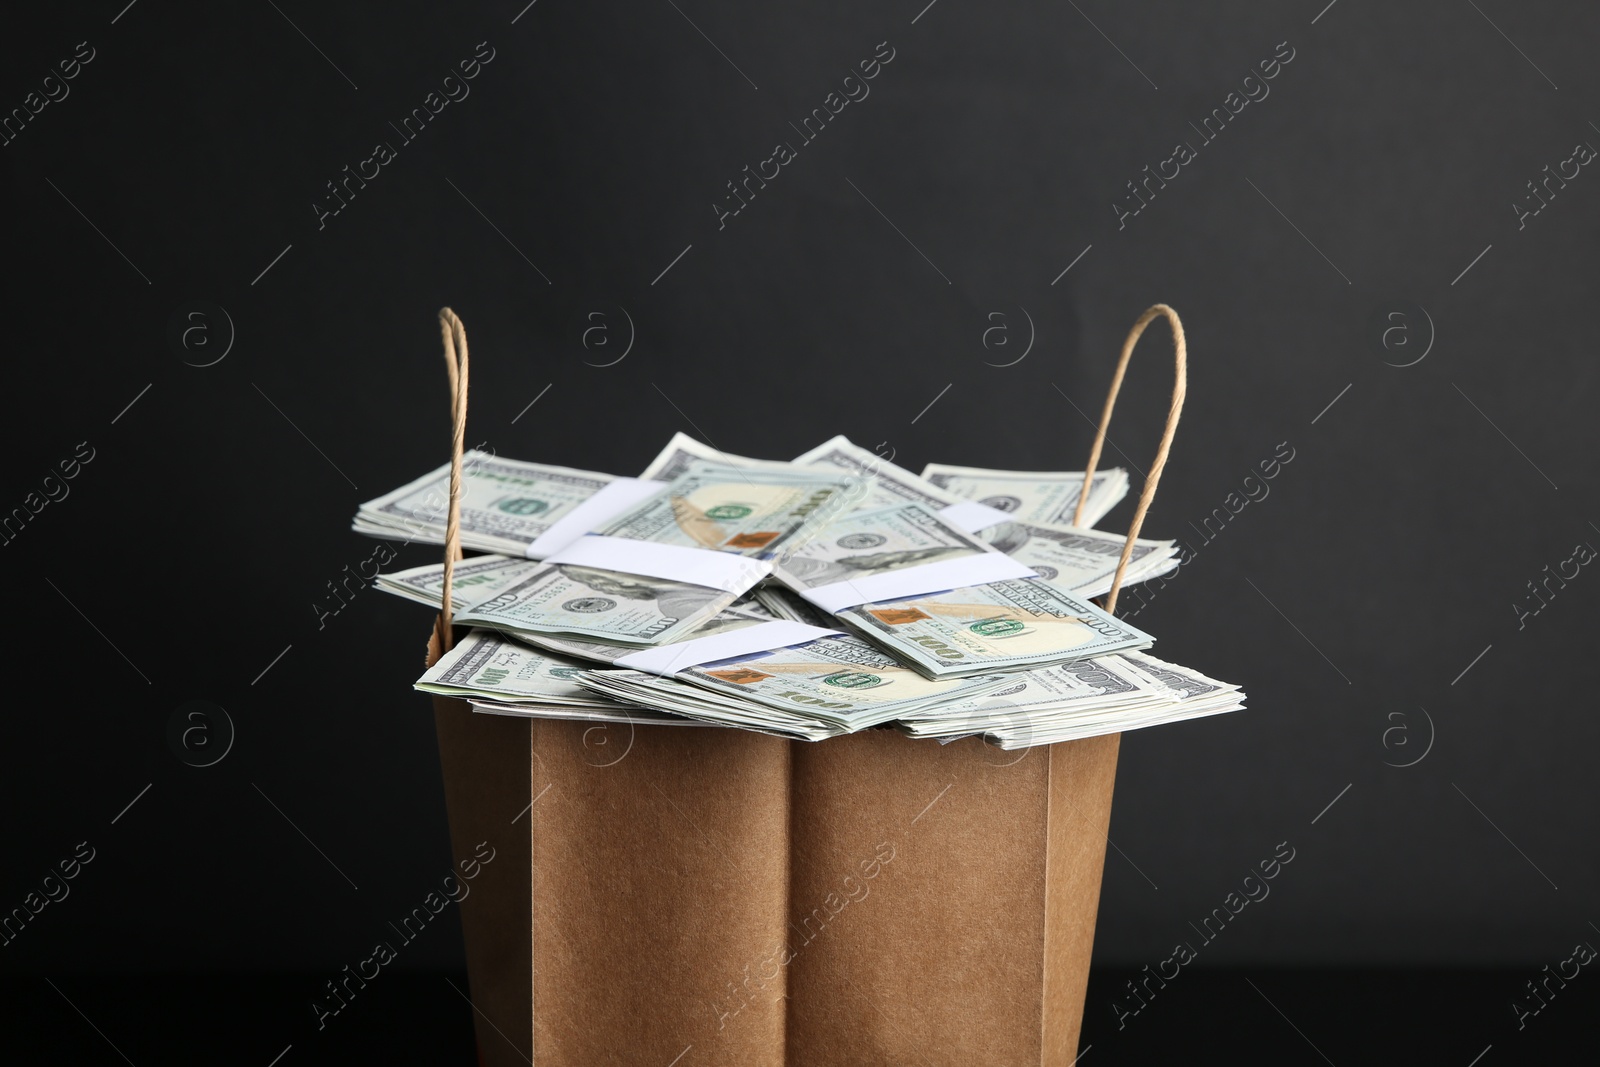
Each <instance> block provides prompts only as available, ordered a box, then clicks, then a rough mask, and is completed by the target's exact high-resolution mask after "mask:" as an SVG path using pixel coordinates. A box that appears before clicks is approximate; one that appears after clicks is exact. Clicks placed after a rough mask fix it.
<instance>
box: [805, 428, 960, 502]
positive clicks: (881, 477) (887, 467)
mask: <svg viewBox="0 0 1600 1067" xmlns="http://www.w3.org/2000/svg"><path fill="white" fill-rule="evenodd" d="M893 458H894V456H893V453H892V452H891V454H890V455H889V456H887V457H885V456H882V455H879V454H878V453H876V452H871V451H868V450H867V449H865V448H862V447H861V446H860V445H858V444H856V443H855V442H853V441H851V440H850V439H849V438H848V437H845V436H844V435H843V434H840V435H839V436H838V437H834V438H831V439H830V440H827V441H824V442H823V443H822V444H820V445H818V446H817V447H816V448H813V449H811V450H810V451H809V452H804V453H802V454H801V455H799V456H796V457H795V461H794V462H795V464H796V465H797V466H801V467H823V468H829V467H831V468H833V469H835V470H840V471H844V472H846V473H848V474H853V475H855V476H856V477H858V478H860V479H862V481H863V482H864V483H865V484H866V486H867V488H866V491H865V492H863V493H861V494H860V497H859V499H858V500H857V502H856V510H858V511H875V510H878V509H881V508H887V507H893V506H894V505H896V504H905V503H913V504H922V505H925V506H926V507H928V508H929V509H930V510H933V511H938V510H939V509H940V508H943V507H946V506H948V505H950V504H954V503H956V501H958V500H960V499H961V498H960V497H958V496H956V495H955V494H954V493H947V492H945V491H944V490H943V489H940V488H939V487H937V486H935V485H934V484H933V483H932V482H929V481H928V480H927V479H925V478H920V477H918V476H917V475H915V474H912V473H911V472H910V471H908V470H906V469H905V468H904V467H899V466H896V465H895V464H894V462H893Z"/></svg>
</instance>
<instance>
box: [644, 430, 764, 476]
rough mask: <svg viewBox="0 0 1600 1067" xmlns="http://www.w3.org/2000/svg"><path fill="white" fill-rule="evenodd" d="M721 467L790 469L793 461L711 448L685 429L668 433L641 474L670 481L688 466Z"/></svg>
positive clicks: (684, 471) (687, 469) (686, 469)
mask: <svg viewBox="0 0 1600 1067" xmlns="http://www.w3.org/2000/svg"><path fill="white" fill-rule="evenodd" d="M701 465H711V466H722V467H744V468H757V467H764V468H767V469H768V470H793V469H794V466H795V465H794V464H792V463H785V462H783V461H781V460H772V459H752V458H751V457H749V456H738V455H734V454H733V453H731V452H724V451H722V450H721V449H718V448H713V447H711V446H710V445H708V444H706V443H705V442H703V441H697V440H695V439H694V438H693V437H690V436H689V435H688V434H686V433H681V432H680V433H676V434H673V435H672V440H670V441H668V442H667V447H665V448H663V449H662V450H661V451H660V452H659V453H658V454H657V455H656V458H655V459H653V460H651V461H650V465H649V466H648V467H646V468H645V469H644V473H643V474H641V475H639V477H641V478H653V479H655V480H656V481H658V482H670V481H672V480H674V479H675V478H677V477H679V476H680V475H682V474H684V473H686V472H687V471H689V470H690V469H692V468H694V467H696V466H701Z"/></svg>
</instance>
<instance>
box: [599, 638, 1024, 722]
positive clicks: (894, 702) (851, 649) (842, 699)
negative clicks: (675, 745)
mask: <svg viewBox="0 0 1600 1067" xmlns="http://www.w3.org/2000/svg"><path fill="white" fill-rule="evenodd" d="M578 680H579V681H580V683H581V684H583V685H586V686H588V687H590V688H591V689H594V690H596V691H598V692H604V693H607V694H609V695H613V696H622V697H624V698H625V699H628V700H631V701H633V702H635V703H641V704H644V706H647V707H654V708H656V709H658V710H662V711H677V712H680V713H682V714H686V715H696V716H702V715H709V714H714V715H719V716H721V717H723V718H733V717H738V718H740V719H741V720H744V721H747V722H751V723H755V724H768V725H774V726H785V727H792V726H793V724H794V720H801V721H808V722H810V723H812V724H813V725H815V726H817V727H820V728H821V729H823V730H826V731H830V732H851V731H854V730H860V729H864V728H866V727H868V726H874V725H877V724H879V723H884V722H888V721H890V720H891V719H894V718H897V717H898V716H900V715H901V714H904V713H906V712H909V711H912V710H917V709H928V708H934V707H938V706H940V705H942V704H945V703H949V702H951V701H956V700H963V699H966V698H970V697H973V696H977V695H981V694H982V693H985V692H988V691H990V690H994V689H998V688H1000V687H1002V686H1004V685H1006V684H1008V679H1006V678H1005V677H1004V676H1001V675H990V676H984V677H974V678H954V679H938V680H930V679H928V678H925V677H923V676H922V675H920V674H918V673H917V672H915V671H912V670H910V669H908V668H907V667H905V666H902V665H901V664H900V663H898V662H896V661H895V660H893V659H891V658H890V657H889V656H886V655H884V654H883V653H882V652H880V651H879V650H878V649H875V648H873V647H872V646H871V645H869V644H867V643H866V642H865V641H862V640H860V639H859V638H855V637H850V636H847V635H839V636H835V637H822V638H818V639H816V640H814V641H808V642H806V643H805V644H801V645H795V646H793V647H791V648H781V649H777V650H775V651H772V652H759V653H754V654H751V655H746V656H739V657H735V658H733V659H727V660H722V661H719V662H717V663H708V664H704V665H702V666H698V667H690V668H688V669H687V670H684V671H680V672H679V673H678V674H676V675H674V676H673V677H671V678H659V677H656V676H655V675H642V676H641V675H639V674H638V673H637V672H617V671H588V672H585V673H584V674H582V675H581V676H580V677H579V679H578ZM773 712H777V713H778V715H777V716H774V715H773V714H772V713H773Z"/></svg>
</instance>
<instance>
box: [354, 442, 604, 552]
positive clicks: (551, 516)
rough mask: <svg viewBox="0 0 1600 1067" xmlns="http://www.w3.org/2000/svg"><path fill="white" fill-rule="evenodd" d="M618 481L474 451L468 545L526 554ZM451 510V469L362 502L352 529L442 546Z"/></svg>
mask: <svg viewBox="0 0 1600 1067" xmlns="http://www.w3.org/2000/svg"><path fill="white" fill-rule="evenodd" d="M612 480H613V478H612V476H611V475H609V474H599V473H596V472H594V471H584V470H574V469H572V468H570V467H553V466H550V465H548V464H543V463H527V462H524V461H522V460H515V459H502V458H500V457H498V456H494V455H491V454H489V453H487V452H479V451H477V450H473V451H469V452H467V453H466V454H465V455H464V456H463V457H462V467H461V544H462V545H463V546H464V547H466V548H472V549H478V550H480V551H484V552H503V553H508V554H511V555H521V554H522V552H523V550H524V549H525V548H527V546H528V545H529V544H530V543H532V542H533V541H534V540H535V539H537V538H538V537H539V535H540V534H542V533H544V532H545V531H546V530H548V529H550V527H551V526H553V525H554V524H555V523H557V522H559V521H560V520H561V519H562V518H564V517H565V516H566V515H568V514H570V513H571V511H572V510H573V509H574V508H576V507H577V506H578V505H579V504H581V503H583V502H584V501H585V500H587V499H589V497H591V496H593V495H594V494H595V493H596V492H598V491H599V490H600V489H601V487H603V486H605V485H607V484H608V483H610V482H611V481H612ZM449 504H450V465H449V464H448V463H447V464H445V465H444V466H443V467H440V468H439V469H438V470H434V471H430V472H429V473H427V474H424V475H423V476H422V477H420V478H418V479H416V480H415V481H413V482H410V483H408V484H406V485H402V486H401V487H400V488H398V489H396V490H394V491H393V492H390V493H385V494H384V495H383V496H380V497H378V498H377V499H375V500H369V501H367V502H366V503H365V504H362V505H361V506H360V507H359V508H358V509H357V511H356V517H355V520H354V523H353V524H352V527H351V528H352V529H354V530H355V531H356V532H357V533H362V534H366V535H368V536H370V537H382V538H387V539H398V540H404V541H420V542H423V543H425V544H436V545H442V544H444V537H445V523H446V520H447V518H448V515H449Z"/></svg>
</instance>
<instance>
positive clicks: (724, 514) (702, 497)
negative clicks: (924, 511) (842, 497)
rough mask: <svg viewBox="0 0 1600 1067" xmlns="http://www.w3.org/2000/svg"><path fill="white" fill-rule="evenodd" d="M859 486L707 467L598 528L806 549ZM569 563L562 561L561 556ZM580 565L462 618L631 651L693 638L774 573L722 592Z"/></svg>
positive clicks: (750, 551) (765, 548)
mask: <svg viewBox="0 0 1600 1067" xmlns="http://www.w3.org/2000/svg"><path fill="white" fill-rule="evenodd" d="M852 484H854V480H853V479H851V478H849V477H848V476H846V475H842V474H837V473H831V472H807V471H798V470H792V469H790V470H770V471H769V470H748V471H747V470H739V469H735V468H729V467H716V466H711V465H700V466H697V467H693V468H691V469H688V470H686V471H684V472H683V473H682V474H680V475H679V476H678V477H677V478H676V479H675V480H674V481H672V482H671V483H668V484H667V485H665V486H664V487H663V491H662V492H661V493H659V494H657V495H656V496H654V497H651V498H649V499H647V500H645V501H643V502H642V503H640V504H639V505H637V506H636V507H634V508H633V509H631V510H630V511H628V512H627V513H625V514H623V515H621V516H619V517H617V518H615V519H613V520H612V521H611V522H610V523H608V524H607V525H606V526H604V527H603V528H602V529H600V530H599V531H597V532H598V533H600V534H602V535H604V536H606V537H610V538H617V539H622V540H631V541H641V542H649V543H652V544H662V545H673V546H678V547H694V548H705V549H714V550H716V551H719V552H723V553H731V554H733V555H737V556H744V557H753V558H763V559H764V558H766V557H770V556H771V555H773V554H774V553H776V552H778V551H782V550H786V549H790V548H792V547H794V546H795V545H797V544H799V543H801V542H802V541H803V540H804V539H805V538H806V537H808V536H810V534H811V532H812V531H813V530H814V529H815V528H816V527H817V526H818V525H819V523H820V522H821V521H822V520H824V519H825V518H826V516H827V513H828V510H829V501H830V499H831V498H832V497H834V496H835V495H836V494H839V493H841V492H843V491H844V490H846V489H848V488H849V487H850V486H851V485H852ZM556 558H559V555H558V556H557V557H556ZM625 563H626V556H625V555H624V556H623V557H621V560H620V563H619V569H602V568H598V567H593V566H580V565H576V564H571V563H547V564H545V565H542V566H540V567H538V568H537V569H535V570H534V571H533V572H532V573H530V574H528V575H527V576H525V577H523V578H522V579H521V580H519V581H517V582H515V583H513V584H511V585H508V586H505V587H504V588H502V589H500V590H498V591H497V592H496V593H495V595H493V596H491V597H487V598H485V599H484V600H482V601H480V602H478V603H474V604H472V605H469V606H468V608H467V609H466V610H465V611H463V612H462V613H461V615H460V620H461V621H462V622H470V623H478V624H480V625H484V626H492V627H496V628H501V629H508V630H512V631H514V632H517V633H519V634H529V633H542V634H553V635H562V636H565V637H578V638H583V639H589V640H595V641H601V642H606V643H610V644H623V645H657V644H665V643H668V642H673V641H680V640H683V639H685V638H686V637H687V636H688V634H690V633H691V632H692V631H694V630H695V629H696V628H697V627H699V626H700V625H701V624H702V623H704V622H706V621H707V620H709V619H710V618H712V617H713V616H715V615H716V614H717V613H718V612H719V611H721V610H722V609H724V608H726V607H728V606H729V605H731V604H732V603H733V602H734V601H735V600H736V599H737V598H738V597H739V596H740V595H741V594H743V593H744V592H745V591H747V590H748V589H749V588H750V587H751V586H753V585H755V584H756V582H757V581H759V580H760V579H761V578H763V577H764V576H765V574H766V572H767V570H768V569H769V568H767V567H766V566H750V567H749V568H748V573H747V574H746V575H745V576H744V577H742V578H739V579H738V580H735V581H731V582H730V583H728V587H727V588H723V589H713V588H710V587H709V586H704V585H697V584H693V583H690V582H686V581H678V580H674V579H666V578H653V577H647V576H643V575H637V574H630V573H627V572H626V571H624V570H622V569H620V565H621V564H625Z"/></svg>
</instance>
